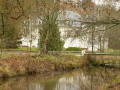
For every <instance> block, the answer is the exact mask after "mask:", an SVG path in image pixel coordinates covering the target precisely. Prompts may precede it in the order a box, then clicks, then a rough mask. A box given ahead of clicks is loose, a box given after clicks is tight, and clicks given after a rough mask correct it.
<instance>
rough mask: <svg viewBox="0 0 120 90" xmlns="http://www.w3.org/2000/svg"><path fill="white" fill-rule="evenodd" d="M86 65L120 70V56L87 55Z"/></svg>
mask: <svg viewBox="0 0 120 90" xmlns="http://www.w3.org/2000/svg"><path fill="white" fill-rule="evenodd" d="M86 60H87V61H88V62H87V63H88V64H90V65H93V66H107V67H116V68H120V56H114V55H113V56H112V55H96V56H95V55H88V56H86Z"/></svg>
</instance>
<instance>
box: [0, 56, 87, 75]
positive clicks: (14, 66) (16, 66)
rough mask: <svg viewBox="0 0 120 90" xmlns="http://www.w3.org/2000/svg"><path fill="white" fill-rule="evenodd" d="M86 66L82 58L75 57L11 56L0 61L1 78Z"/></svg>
mask: <svg viewBox="0 0 120 90" xmlns="http://www.w3.org/2000/svg"><path fill="white" fill-rule="evenodd" d="M85 65H86V62H85V60H84V59H83V58H82V57H78V56H74V55H66V54H59V55H51V54H49V55H45V56H44V57H40V56H38V55H34V56H30V55H21V56H16V55H11V56H9V57H7V58H2V59H0V77H13V76H18V75H25V74H35V73H46V72H52V71H66V70H73V69H76V68H80V67H83V66H85Z"/></svg>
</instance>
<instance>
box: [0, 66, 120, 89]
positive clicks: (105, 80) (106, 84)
mask: <svg viewBox="0 0 120 90" xmlns="http://www.w3.org/2000/svg"><path fill="white" fill-rule="evenodd" d="M119 75H120V70H119V69H114V68H81V69H78V70H73V71H68V72H52V73H47V74H37V75H29V76H19V77H13V78H9V79H2V78H1V79H0V90H120V84H119V82H118V81H120V78H119Z"/></svg>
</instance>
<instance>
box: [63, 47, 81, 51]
mask: <svg viewBox="0 0 120 90" xmlns="http://www.w3.org/2000/svg"><path fill="white" fill-rule="evenodd" d="M65 51H82V49H81V48H78V47H68V48H66V49H65Z"/></svg>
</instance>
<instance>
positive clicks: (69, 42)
mask: <svg viewBox="0 0 120 90" xmlns="http://www.w3.org/2000/svg"><path fill="white" fill-rule="evenodd" d="M76 7H77V6H76ZM90 9H91V8H90ZM88 16H89V15H88ZM88 16H87V15H86V17H87V19H88V20H91V17H88ZM91 16H92V15H91ZM58 19H60V20H61V19H65V20H70V22H68V21H66V22H63V23H59V24H58V25H59V30H60V32H61V39H62V40H64V42H65V44H64V48H68V47H80V48H84V49H87V50H92V44H91V33H89V34H86V35H83V36H79V37H74V34H75V32H74V31H75V30H78V31H79V32H77V34H78V35H79V33H81V32H82V31H80V28H81V22H72V21H79V20H82V16H80V14H78V13H77V12H74V11H71V10H66V11H65V15H64V16H63V15H62V14H61V15H59V17H58ZM25 22H26V21H25ZM27 23H28V25H29V26H28V31H29V33H28V34H27V35H26V36H23V38H22V39H21V41H22V44H21V46H28V47H36V48H37V47H38V42H39V29H38V28H37V26H39V25H40V24H41V23H42V22H41V20H39V19H37V20H36V19H34V18H32V19H31V18H30V19H29V20H28V21H27ZM35 26H36V27H35ZM25 29H26V28H25ZM103 33H104V32H103ZM103 33H102V34H103ZM69 36H70V37H69ZM71 36H73V37H71ZM94 36H95V37H94V51H97V50H99V49H100V48H101V47H104V49H106V50H107V48H108V40H107V39H106V40H103V39H102V40H101V41H102V42H100V43H99V40H98V39H99V38H98V36H97V35H94ZM66 37H67V38H66Z"/></svg>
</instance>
